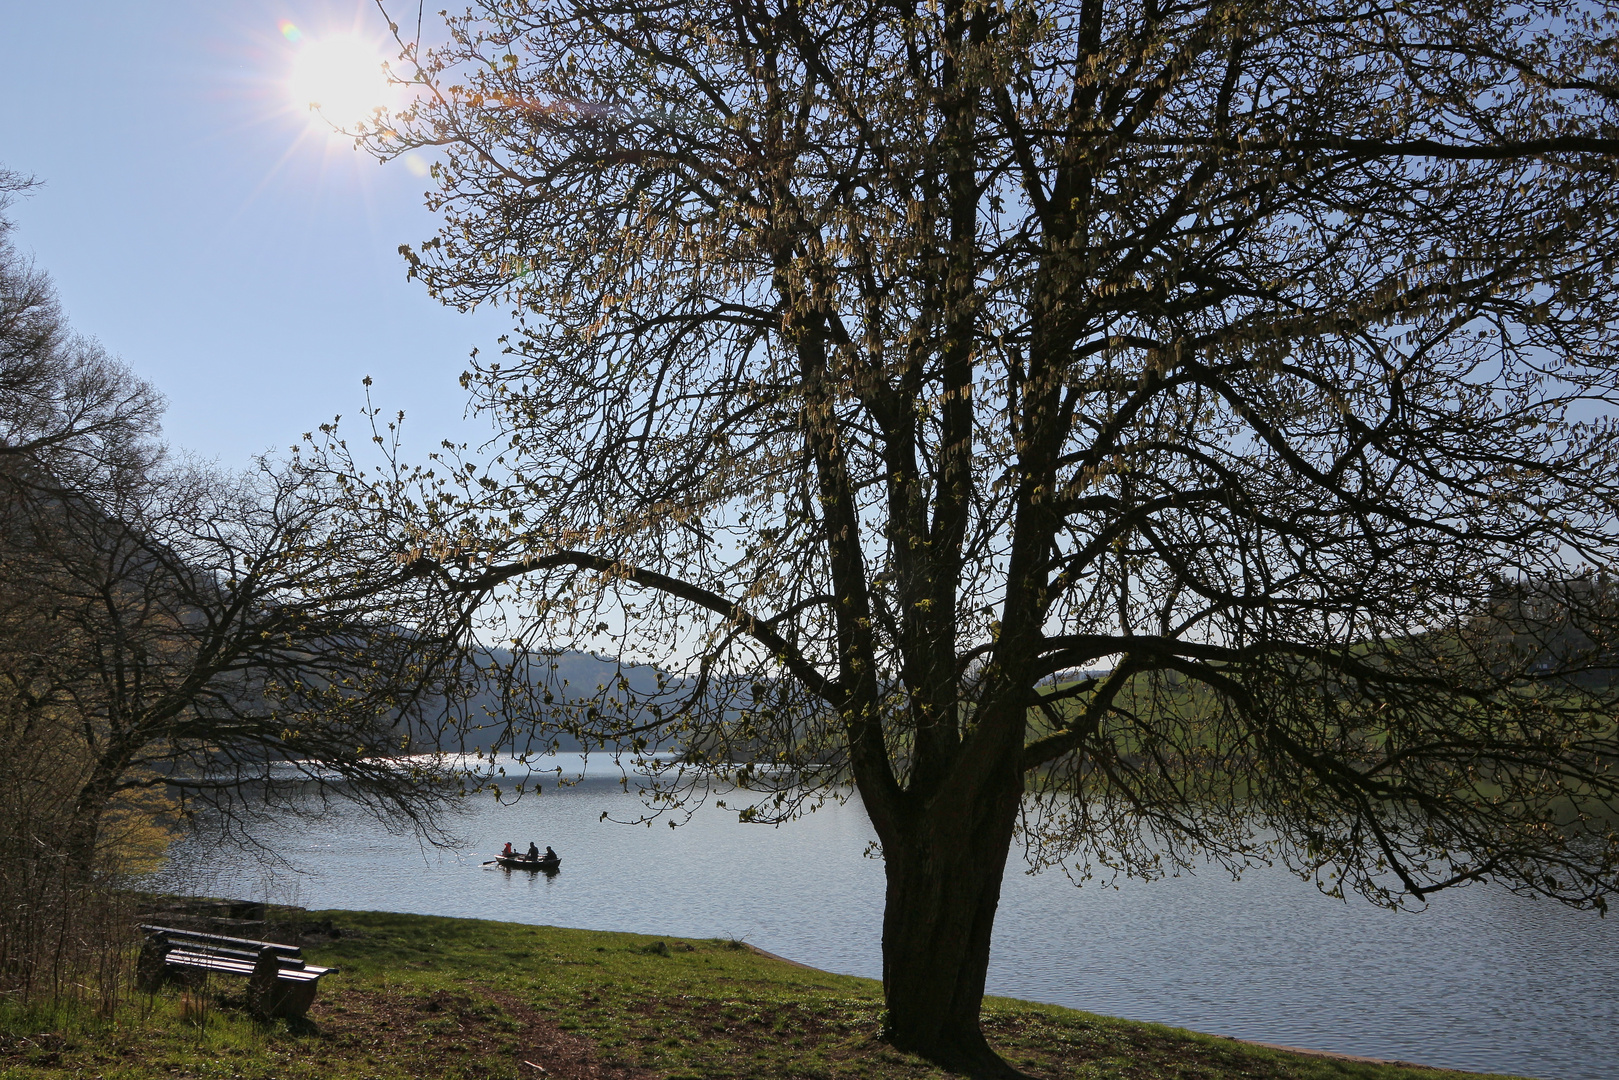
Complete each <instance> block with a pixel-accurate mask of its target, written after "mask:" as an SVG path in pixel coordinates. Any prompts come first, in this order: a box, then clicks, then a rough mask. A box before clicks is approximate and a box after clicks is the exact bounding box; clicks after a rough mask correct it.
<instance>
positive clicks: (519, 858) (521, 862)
mask: <svg viewBox="0 0 1619 1080" xmlns="http://www.w3.org/2000/svg"><path fill="white" fill-rule="evenodd" d="M495 861H496V862H497V863H499V864H500V865H502V866H504V867H505V868H506V869H508V870H544V871H546V872H547V873H550V872H551V871H554V870H557V869H560V868H561V866H562V860H561V859H543V858H542V859H531V858H529V857H528V856H526V855H496V856H495Z"/></svg>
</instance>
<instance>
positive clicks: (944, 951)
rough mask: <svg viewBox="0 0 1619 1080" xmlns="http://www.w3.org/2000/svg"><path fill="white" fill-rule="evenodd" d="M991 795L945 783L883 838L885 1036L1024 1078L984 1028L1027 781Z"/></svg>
mask: <svg viewBox="0 0 1619 1080" xmlns="http://www.w3.org/2000/svg"><path fill="white" fill-rule="evenodd" d="M996 786H997V788H999V789H1000V790H998V791H996V792H995V794H994V796H993V797H991V798H987V799H982V800H977V799H971V798H963V797H961V793H960V792H959V791H953V790H952V785H946V786H945V787H944V788H943V790H941V792H940V793H939V795H937V796H936V797H935V798H934V799H932V800H930V803H929V805H928V806H927V807H926V808H924V809H922V810H921V812H920V813H917V814H916V815H914V816H913V817H912V818H911V820H910V821H909V822H907V825H908V826H909V827H908V828H906V829H905V833H904V835H902V836H898V837H895V838H894V839H893V840H892V841H889V840H885V841H884V846H883V856H884V861H885V865H886V869H887V875H888V891H887V902H886V905H885V907H884V911H883V997H884V1002H885V1004H886V1006H887V1009H888V1017H887V1021H886V1024H885V1035H886V1037H887V1038H888V1040H889V1042H890V1043H892V1044H893V1045H894V1047H895V1048H897V1049H900V1050H906V1051H909V1052H911V1053H915V1054H919V1055H921V1056H922V1057H925V1058H927V1059H928V1060H930V1061H933V1062H935V1063H937V1064H939V1065H941V1066H943V1067H945V1068H947V1069H950V1070H952V1071H955V1072H960V1073H965V1074H966V1075H968V1076H972V1077H981V1078H985V1080H989V1078H996V1077H1019V1076H1022V1075H1023V1074H1022V1073H1020V1072H1018V1071H1017V1070H1016V1069H1013V1068H1012V1067H1011V1066H1010V1065H1008V1064H1007V1063H1006V1062H1005V1061H1003V1060H1002V1059H1001V1057H1000V1056H999V1055H998V1054H996V1053H995V1051H994V1050H992V1049H990V1047H989V1044H988V1043H987V1042H986V1041H985V1040H984V1035H983V1030H982V1028H981V1027H980V1025H979V1009H980V1006H981V1004H982V1001H983V997H984V978H985V975H986V973H987V972H988V969H989V945H990V936H991V933H992V932H993V930H994V925H995V912H996V908H997V907H998V906H999V904H1000V898H1001V877H1002V874H1003V873H1004V871H1005V869H1006V858H1007V852H1008V849H1009V848H1010V845H1011V840H1012V831H1013V827H1014V825H1015V823H1016V821H1017V808H1018V799H1019V796H1020V794H1021V786H1022V785H1021V777H1020V776H1019V775H1018V774H1017V773H1016V772H1015V771H1014V772H1012V774H1011V775H1010V777H1009V778H1004V779H1001V780H1000V782H999V783H997V785H996Z"/></svg>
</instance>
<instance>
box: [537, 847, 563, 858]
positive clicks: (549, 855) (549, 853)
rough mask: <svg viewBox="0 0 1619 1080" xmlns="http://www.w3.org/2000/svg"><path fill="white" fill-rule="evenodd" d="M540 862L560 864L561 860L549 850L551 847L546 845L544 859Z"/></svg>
mask: <svg viewBox="0 0 1619 1080" xmlns="http://www.w3.org/2000/svg"><path fill="white" fill-rule="evenodd" d="M542 861H544V862H561V861H562V860H561V859H560V858H559V857H558V856H557V853H556V852H554V851H552V850H551V845H549V844H547V845H546V846H545V858H544V860H542Z"/></svg>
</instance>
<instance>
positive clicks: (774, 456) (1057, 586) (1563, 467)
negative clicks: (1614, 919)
mask: <svg viewBox="0 0 1619 1080" xmlns="http://www.w3.org/2000/svg"><path fill="white" fill-rule="evenodd" d="M1615 17H1616V11H1615V8H1614V7H1613V6H1612V5H1611V4H1609V3H1605V2H1603V0H1592V2H1582V3H1575V4H1574V5H1572V6H1571V5H1565V4H1541V3H1538V2H1534V0H1531V2H1529V3H1522V4H1510V5H1509V4H1504V3H1492V2H1488V0H1486V2H1484V3H1476V4H1470V5H1468V6H1467V7H1466V8H1465V9H1461V8H1457V7H1456V6H1455V5H1452V4H1442V3H1428V2H1422V0H1419V2H1417V3H1414V4H1402V5H1399V6H1398V7H1389V6H1386V5H1382V6H1379V5H1366V4H1356V3H1340V4H1336V5H1329V6H1325V7H1323V6H1321V5H1311V4H1305V3H1293V2H1288V0H1283V2H1277V0H1263V2H1247V0H1237V2H1225V0H1212V2H1206V3H1192V4H1181V5H1176V4H1164V3H1158V2H1155V0H1142V2H1108V0H1074V2H1071V3H1070V2H1065V0H1056V2H1047V0H1036V2H1021V3H1011V4H1006V3H984V2H979V0H943V2H942V3H938V4H931V5H922V6H917V5H905V4H900V5H893V4H864V3H859V2H854V3H840V4H832V5H819V6H817V5H804V4H800V3H797V2H796V0H771V2H767V3H762V4H742V3H727V4H721V5H720V6H719V7H717V8H715V7H708V8H703V9H700V10H699V9H697V8H691V7H688V6H679V5H677V6H673V7H670V6H659V5H653V4H646V3H640V2H636V0H625V2H616V0H614V2H603V0H515V2H507V0H502V2H500V3H495V2H493V0H489V2H479V3H474V4H472V5H471V9H470V10H469V11H468V12H467V13H466V14H464V15H460V16H453V17H451V18H450V19H449V20H448V23H447V30H448V36H447V39H446V41H445V44H443V45H442V46H441V47H438V48H434V49H431V50H426V51H418V48H417V46H416V45H414V44H409V43H406V42H404V41H403V40H402V41H401V49H402V50H403V59H404V61H405V67H404V69H403V70H404V71H406V72H408V75H407V76H405V77H404V81H406V82H408V83H409V84H410V85H411V87H412V89H413V90H414V91H415V93H416V97H415V103H414V104H413V105H412V106H411V107H410V108H409V109H408V110H406V111H405V112H404V113H403V114H402V115H398V116H392V117H386V118H379V119H378V121H377V122H376V123H375V124H374V125H372V126H371V127H369V128H367V129H365V130H363V131H362V132H361V134H362V135H363V137H364V139H365V141H366V145H368V146H369V147H370V148H371V149H372V150H373V151H374V152H375V153H377V154H378V155H379V156H382V157H389V156H392V155H396V154H400V153H403V152H406V151H408V150H412V149H416V148H428V149H431V150H433V151H435V152H436V153H437V154H438V155H439V157H438V161H437V163H436V164H435V166H434V174H433V175H434V177H435V180H436V186H435V188H434V190H433V191H431V192H430V193H429V196H428V198H429V204H430V206H431V207H432V208H433V209H434V210H436V211H439V212H441V213H442V214H443V215H444V227H443V229H442V230H441V231H440V233H439V235H438V236H437V237H436V238H434V239H432V240H430V241H428V242H427V243H425V244H423V245H421V246H420V247H419V248H415V249H410V248H407V249H405V254H406V257H407V259H408V260H409V266H410V273H411V274H412V275H413V276H416V277H418V278H420V279H422V280H423V281H424V282H425V283H426V285H427V286H428V288H429V289H430V291H431V292H432V294H433V295H434V296H436V297H438V298H440V299H441V300H443V301H444V302H446V303H449V304H453V305H460V306H463V307H465V306H471V305H475V304H479V303H484V302H501V303H508V304H510V305H511V307H512V309H513V311H514V317H515V320H516V329H515V331H514V333H513V334H512V335H511V337H510V338H509V339H508V340H507V342H506V348H505V350H504V352H503V353H502V354H501V355H500V356H498V357H496V358H493V359H485V360H482V361H479V362H477V363H476V364H475V366H474V367H473V369H472V370H471V371H470V372H469V373H468V374H467V375H466V377H465V383H466V385H467V386H468V387H469V388H470V389H471V390H472V392H473V394H474V400H475V401H476V402H477V404H478V406H479V407H480V408H481V409H483V410H485V411H486V412H487V413H488V414H489V415H490V416H492V417H493V418H494V420H495V422H496V424H497V426H498V428H499V432H500V435H499V438H498V440H497V442H496V443H495V444H493V445H494V448H495V449H494V451H493V453H494V455H495V456H493V457H492V459H491V460H488V461H485V462H479V461H475V460H468V459H466V458H465V457H464V456H463V457H458V456H456V455H453V454H446V455H442V457H443V458H444V463H443V464H435V465H434V466H433V467H432V469H430V470H424V471H423V472H422V473H421V474H419V476H418V477H417V482H418V486H417V487H415V488H412V487H410V485H409V484H403V485H401V484H399V483H396V482H395V481H396V480H397V474H391V475H390V478H389V479H388V480H387V481H386V482H382V483H375V484H371V485H369V486H367V487H366V488H365V495H366V498H367V499H368V500H370V502H369V506H371V507H376V506H383V507H385V508H386V509H388V510H390V511H391V513H388V514H384V515H382V516H378V517H374V518H373V521H374V522H379V523H381V525H380V527H381V529H382V531H381V532H380V533H379V536H378V540H377V542H378V543H379V544H380V545H381V546H382V548H383V550H386V551H402V552H405V553H406V557H407V558H410V559H413V560H414V562H413V566H414V568H415V570H416V572H417V573H419V574H420V575H421V579H422V580H423V581H424V582H425V581H434V582H437V583H438V584H439V585H440V586H441V587H448V588H451V589H459V590H462V591H463V592H464V593H465V595H466V596H467V597H469V598H471V599H472V600H475V601H476V603H478V604H486V605H487V604H490V603H492V602H493V601H495V600H499V601H501V602H503V603H506V604H509V605H510V606H507V607H503V608H499V609H497V608H495V607H490V606H486V607H484V608H483V609H482V610H484V611H485V612H493V613H496V614H497V615H500V616H502V617H504V619H505V621H504V622H503V623H501V624H500V625H501V626H502V627H503V629H502V630H501V631H500V633H502V634H506V635H509V636H511V637H512V638H514V639H516V640H518V641H519V642H529V643H532V644H535V645H537V646H538V645H555V644H556V643H558V642H559V641H563V640H566V639H567V635H568V634H569V633H570V632H572V633H575V634H581V635H584V634H590V633H593V632H599V631H611V632H612V633H614V634H615V635H616V636H615V640H617V641H618V642H619V644H620V647H621V648H623V649H625V650H631V649H634V650H638V651H641V652H645V653H647V654H650V655H654V656H660V657H665V658H679V657H688V658H690V661H691V664H692V667H693V671H694V673H695V674H696V675H697V676H699V677H698V679H697V680H696V681H695V682H691V683H688V684H684V689H686V690H689V691H690V692H689V694H687V696H686V698H685V703H684V706H683V707H681V708H671V707H665V706H664V704H663V703H661V702H660V703H659V709H658V710H657V711H655V712H654V711H652V710H650V709H649V710H647V711H645V712H644V713H641V714H634V713H632V712H631V711H626V709H624V708H608V707H604V706H606V705H608V704H610V703H608V702H605V701H604V702H601V703H598V708H597V711H596V713H595V715H594V716H586V717H584V718H582V719H580V720H579V721H577V723H580V724H585V725H586V726H591V725H593V727H592V728H591V729H592V730H594V731H597V732H598V733H600V734H601V735H602V736H604V737H617V736H622V735H624V734H627V733H631V732H635V731H640V732H642V733H644V734H646V735H648V736H649V737H650V736H652V735H653V734H660V735H663V736H665V737H679V738H682V739H684V740H685V741H686V744H687V745H688V746H690V747H692V748H693V753H692V754H691V755H690V757H689V758H688V761H687V763H686V766H687V767H688V768H690V769H694V770H695V772H696V774H698V775H702V774H704V773H705V772H706V773H709V774H713V773H724V774H725V775H728V776H729V777H730V778H731V779H732V780H733V781H741V782H743V783H746V784H749V785H753V786H758V785H763V786H765V787H767V788H771V789H773V790H774V792H775V795H774V797H773V798H769V799H766V800H765V801H764V802H763V803H761V804H757V805H755V806H753V807H750V808H749V809H748V810H747V811H746V812H747V813H749V814H752V815H754V816H767V817H768V816H771V815H774V814H781V813H787V812H791V810H792V809H793V808H794V806H795V805H796V801H795V800H797V799H798V798H800V797H802V796H803V794H804V792H805V791H806V790H812V789H813V788H814V785H817V784H827V783H831V782H834V781H839V780H843V779H845V778H847V779H852V780H853V782H854V784H855V785H856V786H857V788H858V790H859V793H860V796H861V799H862V802H863V804H864V806H865V809H866V811H867V813H869V814H870V816H871V820H872V823H873V825H874V827H875V829H876V832H877V834H878V836H879V837H880V840H881V845H882V853H883V857H884V859H885V863H886V868H887V882H888V886H887V887H888V893H887V906H886V910H885V915H884V926H883V975H884V987H885V995H886V1001H887V1007H888V1013H887V1016H888V1023H889V1034H890V1037H891V1038H892V1039H893V1041H894V1043H895V1044H896V1045H898V1046H901V1047H904V1048H907V1049H912V1050H916V1051H919V1052H921V1053H923V1054H925V1055H928V1056H929V1057H931V1058H933V1059H934V1060H936V1061H939V1062H941V1063H943V1064H946V1065H948V1066H951V1067H954V1068H960V1069H963V1070H965V1071H969V1072H972V1073H973V1074H975V1075H985V1076H987V1075H1002V1074H1009V1073H1010V1072H1011V1070H1010V1069H1009V1068H1008V1067H1007V1066H1005V1065H1004V1063H1003V1062H1001V1061H1000V1060H999V1058H997V1057H996V1056H995V1054H994V1053H993V1052H992V1051H991V1050H990V1049H989V1048H988V1046H987V1045H986V1044H985V1042H984V1039H983V1037H982V1035H981V1033H980V1029H979V1024H978V1012H979V1006H980V999H981V997H982V994H983V990H984V978H985V971H986V965H987V962H988V955H989V943H990V936H991V928H992V925H993V921H994V916H995V911H996V906H997V903H998V900H999V896H1000V884H1001V878H1002V873H1003V870H1004V868H1005V861H1006V857H1007V852H1008V847H1009V844H1010V843H1011V842H1012V841H1013V839H1014V837H1015V836H1016V835H1018V830H1019V828H1020V827H1021V829H1022V833H1021V835H1022V836H1023V838H1024V839H1025V841H1026V842H1027V844H1028V845H1029V848H1030V852H1031V854H1032V856H1033V858H1034V861H1035V863H1036V864H1038V865H1059V864H1061V865H1064V866H1066V867H1068V868H1070V870H1071V871H1073V870H1074V868H1076V867H1077V868H1078V871H1077V872H1079V873H1084V872H1088V870H1089V869H1090V868H1091V867H1092V866H1094V865H1097V864H1099V865H1101V866H1103V867H1108V868H1112V869H1114V870H1116V871H1119V872H1124V873H1132V874H1141V875H1146V876H1152V875H1156V874H1159V873H1162V872H1164V870H1165V869H1167V868H1169V867H1172V866H1176V865H1184V864H1186V863H1187V862H1188V861H1189V860H1192V859H1194V858H1198V857H1202V856H1212V857H1214V858H1217V859H1221V860H1225V861H1227V862H1229V863H1232V864H1240V863H1242V862H1244V861H1245V860H1250V859H1256V858H1265V857H1269V856H1270V855H1272V854H1273V853H1279V854H1280V855H1281V857H1283V858H1285V859H1286V860H1287V861H1288V863H1289V865H1291V866H1293V867H1294V868H1295V869H1297V870H1298V871H1299V872H1300V873H1302V874H1304V875H1306V876H1313V877H1314V878H1315V879H1316V880H1317V881H1318V882H1319V883H1320V884H1321V886H1322V887H1323V888H1325V889H1327V890H1328V891H1330V892H1332V893H1334V894H1338V893H1342V892H1344V891H1346V890H1355V891H1358V892H1361V893H1363V894H1365V895H1367V896H1369V897H1370V898H1372V899H1374V900H1377V901H1379V902H1384V903H1397V902H1399V900H1400V898H1401V897H1412V898H1418V899H1420V898H1422V897H1425V896H1427V895H1429V894H1431V893H1433V892H1434V891H1435V890H1438V889H1442V888H1445V887H1448V886H1454V885H1461V884H1466V883H1469V882H1474V881H1480V880H1486V879H1488V880H1495V881H1500V882H1504V883H1506V884H1507V885H1508V886H1509V887H1511V888H1514V889H1518V890H1522V891H1526V892H1534V893H1540V894H1544V895H1547V896H1551V897H1555V898H1557V899H1559V900H1562V901H1566V902H1569V903H1573V904H1583V905H1595V906H1602V905H1603V904H1604V902H1605V897H1606V896H1607V895H1608V894H1610V893H1611V892H1612V891H1613V889H1614V888H1615V886H1616V884H1619V882H1616V879H1615V871H1616V866H1619V836H1616V834H1615V833H1614V832H1613V827H1612V824H1611V822H1612V821H1613V815H1614V814H1615V812H1619V805H1616V802H1615V799H1616V793H1619V786H1616V781H1615V778H1614V775H1613V773H1612V771H1611V766H1612V763H1613V762H1614V760H1615V759H1616V756H1619V740H1616V737H1615V728H1614V711H1613V708H1614V689H1613V688H1614V682H1613V679H1612V677H1611V669H1612V667H1613V663H1614V661H1613V647H1614V641H1615V638H1614V632H1615V621H1614V606H1613V605H1612V604H1611V603H1605V602H1596V601H1595V600H1592V599H1591V598H1592V597H1595V596H1597V595H1598V594H1599V593H1601V590H1587V591H1586V592H1584V593H1579V595H1580V596H1584V597H1586V598H1587V599H1588V600H1590V602H1580V603H1570V604H1565V605H1563V607H1562V608H1561V609H1560V610H1561V612H1562V615H1561V616H1560V617H1563V618H1569V619H1575V620H1578V622H1579V623H1580V626H1579V633H1578V634H1577V635H1571V636H1566V637H1565V638H1564V640H1567V641H1573V642H1579V643H1580V644H1579V645H1578V647H1572V648H1566V649H1561V650H1552V651H1551V652H1549V653H1548V652H1547V651H1546V650H1540V651H1538V653H1536V651H1535V650H1525V649H1522V648H1519V647H1517V645H1515V644H1514V643H1515V642H1517V641H1518V639H1519V637H1520V634H1519V632H1518V630H1526V631H1531V632H1532V631H1533V628H1532V627H1519V628H1518V629H1503V628H1502V625H1501V619H1502V614H1501V612H1500V611H1499V610H1498V609H1496V608H1494V607H1492V604H1491V600H1490V597H1491V591H1492V589H1493V588H1496V587H1497V583H1499V582H1501V581H1503V580H1504V581H1507V582H1521V583H1524V587H1526V588H1530V587H1531V584H1530V583H1540V584H1538V585H1533V586H1532V587H1533V588H1544V587H1550V588H1554V589H1555V588H1557V587H1559V586H1558V585H1557V583H1560V582H1564V581H1566V580H1568V579H1570V578H1573V577H1575V576H1577V575H1578V574H1579V573H1581V572H1584V571H1588V570H1602V571H1606V572H1609V573H1611V572H1612V568H1613V565H1614V557H1615V554H1616V551H1615V547H1616V539H1619V535H1616V531H1615V519H1614V511H1615V506H1616V496H1619V487H1616V479H1615V478H1616V476H1619V468H1616V467H1619V454H1616V445H1615V434H1616V431H1615V428H1614V424H1613V419H1612V413H1611V410H1612V407H1613V405H1614V403H1615V394H1616V391H1619V372H1616V362H1615V352H1614V346H1615V327H1616V326H1619V322H1616V319H1615V316H1616V314H1619V312H1616V302H1619V291H1616V289H1615V286H1614V278H1613V264H1612V258H1613V252H1614V251H1616V250H1619V235H1616V232H1619V214H1616V210H1619V203H1616V200H1615V196H1616V193H1619V192H1616V185H1619V171H1616V166H1615V157H1614V152H1615V150H1619V140H1616V138H1615V135H1614V132H1615V124H1616V123H1619V112H1616V109H1619V71H1616V68H1615V53H1614V51H1613V48H1612V34H1613V32H1614V29H1613V27H1614V22H1615ZM336 467H338V468H339V469H340V470H341V471H343V472H344V473H345V474H346V475H348V474H351V473H352V468H351V467H350V466H348V465H338V466H336ZM434 470H436V471H434ZM1564 591H1565V592H1566V593H1567V594H1568V595H1569V596H1574V595H1575V594H1576V593H1578V590H1564ZM469 606H470V605H469ZM620 631H621V633H620ZM1531 653H1535V654H1536V655H1537V656H1538V659H1531V658H1530V654H1531ZM617 693H618V696H620V697H624V696H625V695H624V694H623V688H622V687H620V688H619V690H618V691H617ZM738 755H748V756H749V759H750V760H751V761H752V762H753V763H754V765H756V766H761V767H758V768H755V767H752V766H750V767H749V768H747V769H744V770H743V771H741V772H740V773H737V772H733V771H730V769H731V765H730V764H727V763H730V762H734V761H736V760H737V757H738ZM683 775H685V776H687V778H689V776H690V774H683ZM805 784H808V785H810V787H809V788H806V787H804V786H803V785H805ZM673 794H674V795H676V796H678V795H679V794H680V789H678V788H677V789H676V790H675V791H674V792H673Z"/></svg>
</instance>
